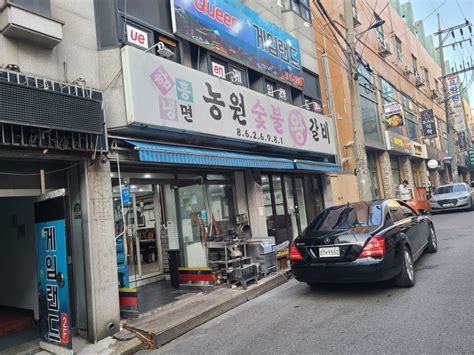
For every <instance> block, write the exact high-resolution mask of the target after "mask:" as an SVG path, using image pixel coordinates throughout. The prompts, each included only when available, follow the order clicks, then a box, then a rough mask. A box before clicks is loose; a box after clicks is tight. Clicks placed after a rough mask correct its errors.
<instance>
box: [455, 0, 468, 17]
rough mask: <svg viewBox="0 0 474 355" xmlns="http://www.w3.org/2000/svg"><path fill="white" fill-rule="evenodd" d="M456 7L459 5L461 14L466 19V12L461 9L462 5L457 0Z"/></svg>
mask: <svg viewBox="0 0 474 355" xmlns="http://www.w3.org/2000/svg"><path fill="white" fill-rule="evenodd" d="M456 5H458V8H459V10H460V11H461V14H462V15H463V16H464V18H467V17H466V15H465V14H464V11H463V10H462V8H461V5H459V1H458V0H456Z"/></svg>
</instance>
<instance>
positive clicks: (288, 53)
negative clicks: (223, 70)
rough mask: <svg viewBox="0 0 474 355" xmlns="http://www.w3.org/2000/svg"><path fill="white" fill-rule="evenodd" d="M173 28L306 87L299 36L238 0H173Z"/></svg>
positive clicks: (218, 50) (225, 53) (236, 59)
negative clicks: (293, 34) (286, 30)
mask: <svg viewBox="0 0 474 355" xmlns="http://www.w3.org/2000/svg"><path fill="white" fill-rule="evenodd" d="M171 3H172V5H173V6H172V10H171V11H172V17H173V30H174V32H175V34H176V35H177V36H179V37H182V38H185V39H186V40H188V41H190V42H194V43H196V44H198V45H200V46H202V47H205V48H207V49H209V50H211V51H213V52H216V53H219V54H221V55H222V56H224V57H227V58H230V59H232V60H234V61H236V62H239V63H241V64H243V65H245V66H248V67H250V68H253V69H255V70H257V71H259V72H261V73H263V74H265V75H268V76H271V77H273V78H275V79H277V80H280V81H284V82H287V83H289V84H290V85H292V86H296V87H299V88H302V87H303V82H304V79H303V73H302V68H301V53H300V46H299V42H298V40H297V39H296V38H294V37H293V36H291V35H289V34H288V33H286V32H284V31H283V30H282V29H281V28H279V27H277V26H275V25H274V24H272V23H271V22H269V21H267V20H266V19H265V18H263V17H261V16H259V15H258V14H257V13H255V12H253V11H252V10H250V9H249V8H248V7H246V6H245V5H243V4H242V3H241V2H240V1H238V0H172V1H171Z"/></svg>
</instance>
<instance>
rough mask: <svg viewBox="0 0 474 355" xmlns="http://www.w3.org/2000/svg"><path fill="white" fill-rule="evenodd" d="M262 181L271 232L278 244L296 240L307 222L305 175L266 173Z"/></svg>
mask: <svg viewBox="0 0 474 355" xmlns="http://www.w3.org/2000/svg"><path fill="white" fill-rule="evenodd" d="M261 184H262V191H263V198H264V204H265V216H266V219H267V230H268V235H269V236H274V237H275V240H276V243H277V244H278V243H282V242H284V241H286V240H293V239H294V238H296V237H297V236H298V234H299V233H301V232H302V230H304V229H305V228H306V226H307V225H308V217H307V212H308V211H307V208H306V199H305V197H306V194H305V184H304V183H303V177H299V176H288V175H286V176H283V175H264V176H262V178H261ZM308 193H309V194H311V193H312V191H311V190H310V191H308Z"/></svg>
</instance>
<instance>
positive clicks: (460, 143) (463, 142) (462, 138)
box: [458, 132, 468, 152]
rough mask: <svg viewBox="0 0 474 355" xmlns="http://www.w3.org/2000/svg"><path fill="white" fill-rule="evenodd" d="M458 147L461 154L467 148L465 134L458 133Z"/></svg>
mask: <svg viewBox="0 0 474 355" xmlns="http://www.w3.org/2000/svg"><path fill="white" fill-rule="evenodd" d="M458 147H459V150H460V151H461V152H465V151H466V150H467V148H468V144H467V137H466V132H458Z"/></svg>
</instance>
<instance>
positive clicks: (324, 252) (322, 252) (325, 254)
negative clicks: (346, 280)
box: [319, 247, 341, 258]
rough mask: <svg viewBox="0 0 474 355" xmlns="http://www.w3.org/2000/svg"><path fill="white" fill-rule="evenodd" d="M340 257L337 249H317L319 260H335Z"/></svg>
mask: <svg viewBox="0 0 474 355" xmlns="http://www.w3.org/2000/svg"><path fill="white" fill-rule="evenodd" d="M338 256H341V255H340V252H339V247H331V248H319V257H320V258H337V257H338Z"/></svg>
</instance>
